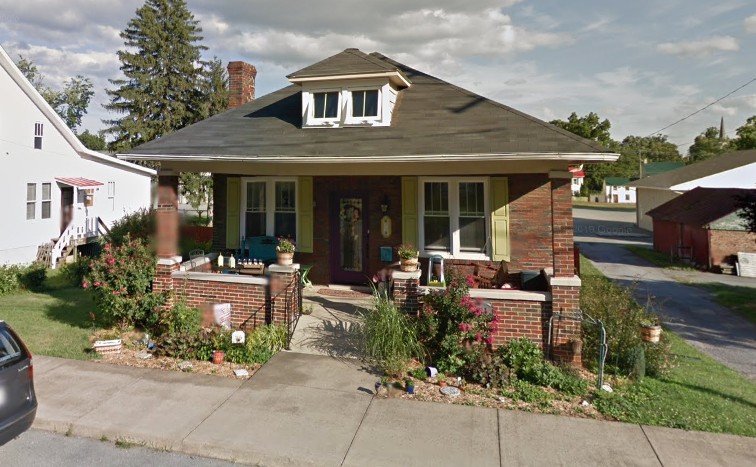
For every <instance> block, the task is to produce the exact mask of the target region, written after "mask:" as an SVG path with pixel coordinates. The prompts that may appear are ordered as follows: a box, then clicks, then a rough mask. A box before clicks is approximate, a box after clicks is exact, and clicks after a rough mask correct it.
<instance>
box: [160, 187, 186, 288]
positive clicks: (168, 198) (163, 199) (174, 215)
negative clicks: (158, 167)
mask: <svg viewBox="0 0 756 467" xmlns="http://www.w3.org/2000/svg"><path fill="white" fill-rule="evenodd" d="M178 183H179V178H178V175H168V174H161V175H159V176H158V193H157V199H158V202H157V211H156V213H155V214H156V219H155V223H156V228H155V242H156V245H155V247H156V250H157V256H158V264H157V272H156V273H155V280H154V282H153V290H154V291H156V292H164V291H170V290H173V279H172V278H171V274H172V273H173V272H174V271H178V270H179V267H180V265H181V256H179V255H178V240H179V215H178Z"/></svg>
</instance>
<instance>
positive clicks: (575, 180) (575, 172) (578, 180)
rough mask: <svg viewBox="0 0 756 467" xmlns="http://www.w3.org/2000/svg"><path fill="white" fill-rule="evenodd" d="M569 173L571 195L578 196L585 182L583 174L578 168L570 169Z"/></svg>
mask: <svg viewBox="0 0 756 467" xmlns="http://www.w3.org/2000/svg"><path fill="white" fill-rule="evenodd" d="M570 173H572V195H573V196H579V195H580V189H581V188H583V182H584V181H585V172H584V171H583V169H581V168H579V167H570Z"/></svg>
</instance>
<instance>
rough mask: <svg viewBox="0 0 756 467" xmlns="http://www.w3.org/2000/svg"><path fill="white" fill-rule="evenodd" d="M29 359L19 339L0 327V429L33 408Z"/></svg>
mask: <svg viewBox="0 0 756 467" xmlns="http://www.w3.org/2000/svg"><path fill="white" fill-rule="evenodd" d="M30 365H31V358H30V355H28V354H27V352H26V349H25V348H24V346H23V345H22V344H21V341H20V340H19V339H18V337H17V336H16V335H15V334H14V333H13V331H11V330H10V329H9V328H8V327H7V326H3V325H2V324H0V426H3V425H4V424H5V423H7V422H10V421H11V420H13V419H15V418H17V417H19V416H21V415H23V414H24V413H25V412H26V410H28V407H29V406H30V405H31V404H33V399H34V395H33V388H32V378H31V369H30Z"/></svg>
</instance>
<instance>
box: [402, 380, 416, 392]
mask: <svg viewBox="0 0 756 467" xmlns="http://www.w3.org/2000/svg"><path fill="white" fill-rule="evenodd" d="M404 383H405V387H406V388H407V394H414V393H415V382H414V381H412V380H411V379H409V378H407V379H405V380H404Z"/></svg>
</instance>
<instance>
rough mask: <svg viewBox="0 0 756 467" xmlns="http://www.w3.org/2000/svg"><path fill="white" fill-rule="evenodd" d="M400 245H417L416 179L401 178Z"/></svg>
mask: <svg viewBox="0 0 756 467" xmlns="http://www.w3.org/2000/svg"><path fill="white" fill-rule="evenodd" d="M402 243H411V244H412V245H414V246H417V245H418V238H417V177H402Z"/></svg>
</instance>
